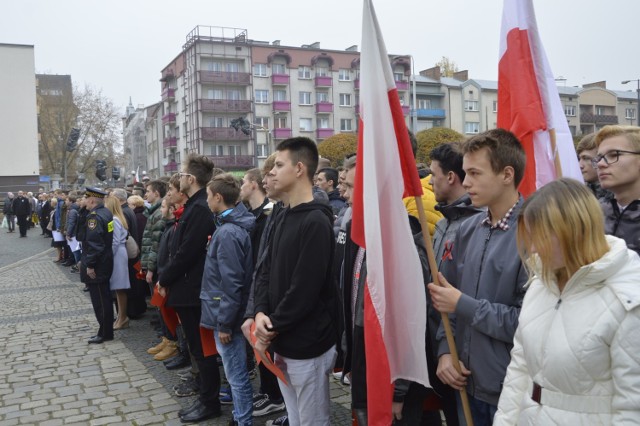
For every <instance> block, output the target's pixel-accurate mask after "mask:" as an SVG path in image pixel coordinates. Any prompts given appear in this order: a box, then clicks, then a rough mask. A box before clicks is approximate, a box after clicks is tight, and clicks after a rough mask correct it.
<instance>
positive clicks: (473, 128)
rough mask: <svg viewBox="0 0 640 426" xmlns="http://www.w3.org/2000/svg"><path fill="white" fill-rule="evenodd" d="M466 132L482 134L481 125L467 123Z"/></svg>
mask: <svg viewBox="0 0 640 426" xmlns="http://www.w3.org/2000/svg"><path fill="white" fill-rule="evenodd" d="M464 132H465V133H467V134H469V133H480V123H478V122H477V121H467V122H466V123H464Z"/></svg>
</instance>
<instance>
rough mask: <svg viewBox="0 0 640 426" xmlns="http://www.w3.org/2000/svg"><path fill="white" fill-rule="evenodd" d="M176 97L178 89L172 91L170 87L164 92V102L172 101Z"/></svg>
mask: <svg viewBox="0 0 640 426" xmlns="http://www.w3.org/2000/svg"><path fill="white" fill-rule="evenodd" d="M175 97H176V89H172V88H170V87H168V88H166V89H164V90H163V91H162V100H163V101H172V100H173V99H174V98H175Z"/></svg>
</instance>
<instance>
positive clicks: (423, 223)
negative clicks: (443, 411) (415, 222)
mask: <svg viewBox="0 0 640 426" xmlns="http://www.w3.org/2000/svg"><path fill="white" fill-rule="evenodd" d="M415 200H416V207H417V208H418V219H420V227H421V228H422V237H423V238H424V245H425V246H426V247H427V259H428V261H429V269H430V270H431V276H432V278H433V283H434V284H435V285H437V286H440V285H441V284H440V279H439V278H438V264H437V263H436V256H435V254H434V253H433V243H432V242H431V234H430V233H429V227H428V226H427V215H426V214H425V212H424V205H423V204H422V197H419V196H416V197H415ZM440 316H441V317H442V325H443V326H444V332H445V335H446V336H447V344H448V345H449V351H450V352H451V358H453V366H454V368H455V369H456V371H457V372H458V374H462V369H461V368H460V358H458V350H457V349H456V342H455V340H454V338H453V331H452V330H451V322H450V321H449V315H447V314H445V313H444V312H441V313H440ZM460 400H461V401H462V410H463V411H464V418H465V420H466V422H467V426H473V419H472V418H471V406H470V405H469V397H468V395H467V391H466V389H465V388H462V389H460Z"/></svg>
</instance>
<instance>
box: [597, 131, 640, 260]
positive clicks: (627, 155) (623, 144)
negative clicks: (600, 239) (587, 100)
mask: <svg viewBox="0 0 640 426" xmlns="http://www.w3.org/2000/svg"><path fill="white" fill-rule="evenodd" d="M595 143H596V145H597V146H598V155H597V156H595V157H594V158H593V166H594V167H596V168H597V170H598V179H600V185H602V188H604V189H608V190H609V191H611V192H612V193H613V198H612V199H609V200H606V199H601V205H602V210H603V211H604V216H605V219H604V221H605V232H606V233H607V234H609V235H615V236H616V237H619V238H622V239H623V240H625V242H626V243H627V247H629V248H630V249H631V250H633V251H635V252H636V253H638V254H640V127H636V126H604V127H603V128H602V130H600V131H599V132H598V134H597V135H596V141H595Z"/></svg>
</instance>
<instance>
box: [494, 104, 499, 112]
mask: <svg viewBox="0 0 640 426" xmlns="http://www.w3.org/2000/svg"><path fill="white" fill-rule="evenodd" d="M493 112H498V101H493Z"/></svg>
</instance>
